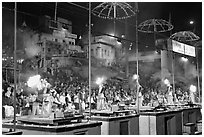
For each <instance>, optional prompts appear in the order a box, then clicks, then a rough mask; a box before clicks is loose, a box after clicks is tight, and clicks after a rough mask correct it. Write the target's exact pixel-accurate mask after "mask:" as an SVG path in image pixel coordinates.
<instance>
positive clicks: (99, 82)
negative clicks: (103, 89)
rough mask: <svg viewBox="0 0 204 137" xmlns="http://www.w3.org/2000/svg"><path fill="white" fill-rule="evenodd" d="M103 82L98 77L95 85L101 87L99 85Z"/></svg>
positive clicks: (101, 78)
mask: <svg viewBox="0 0 204 137" xmlns="http://www.w3.org/2000/svg"><path fill="white" fill-rule="evenodd" d="M103 80H104V78H103V77H98V78H97V79H96V84H97V85H101V84H102V83H103Z"/></svg>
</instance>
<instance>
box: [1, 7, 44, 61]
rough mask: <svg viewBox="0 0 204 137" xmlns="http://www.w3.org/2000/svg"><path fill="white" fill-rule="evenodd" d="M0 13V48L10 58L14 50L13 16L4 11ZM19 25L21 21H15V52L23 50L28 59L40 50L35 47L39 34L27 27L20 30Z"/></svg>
mask: <svg viewBox="0 0 204 137" xmlns="http://www.w3.org/2000/svg"><path fill="white" fill-rule="evenodd" d="M2 12H3V14H2V48H3V49H5V50H6V52H7V53H8V56H12V55H13V50H14V14H13V12H11V11H9V10H4V9H3V10H2ZM19 18H20V17H19ZM19 18H17V19H19ZM21 25H22V23H21V21H20V20H17V50H25V53H26V54H25V55H26V57H28V58H30V57H33V56H35V55H37V54H38V53H39V52H40V50H41V49H40V47H39V46H38V45H37V41H38V37H39V34H36V33H35V32H34V31H33V30H31V29H30V28H29V27H24V28H22V26H21ZM26 57H25V58H26Z"/></svg>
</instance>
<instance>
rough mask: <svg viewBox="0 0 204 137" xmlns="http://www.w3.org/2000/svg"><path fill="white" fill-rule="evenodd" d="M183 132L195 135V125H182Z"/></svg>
mask: <svg viewBox="0 0 204 137" xmlns="http://www.w3.org/2000/svg"><path fill="white" fill-rule="evenodd" d="M184 132H185V133H188V134H190V135H194V134H195V124H194V123H186V124H185V125H184Z"/></svg>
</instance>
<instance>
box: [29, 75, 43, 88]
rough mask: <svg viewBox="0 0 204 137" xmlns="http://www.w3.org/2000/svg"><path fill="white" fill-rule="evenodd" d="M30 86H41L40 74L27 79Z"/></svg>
mask: <svg viewBox="0 0 204 137" xmlns="http://www.w3.org/2000/svg"><path fill="white" fill-rule="evenodd" d="M27 84H28V87H31V88H32V87H37V88H40V85H41V81H40V75H35V76H32V77H30V78H29V79H28V81H27Z"/></svg>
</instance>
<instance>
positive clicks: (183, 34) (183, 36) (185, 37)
mask: <svg viewBox="0 0 204 137" xmlns="http://www.w3.org/2000/svg"><path fill="white" fill-rule="evenodd" d="M170 39H173V40H176V41H180V42H186V41H196V40H199V39H200V38H199V37H198V36H197V35H196V34H194V33H193V32H191V31H180V32H176V33H174V34H173V35H171V36H170Z"/></svg>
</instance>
